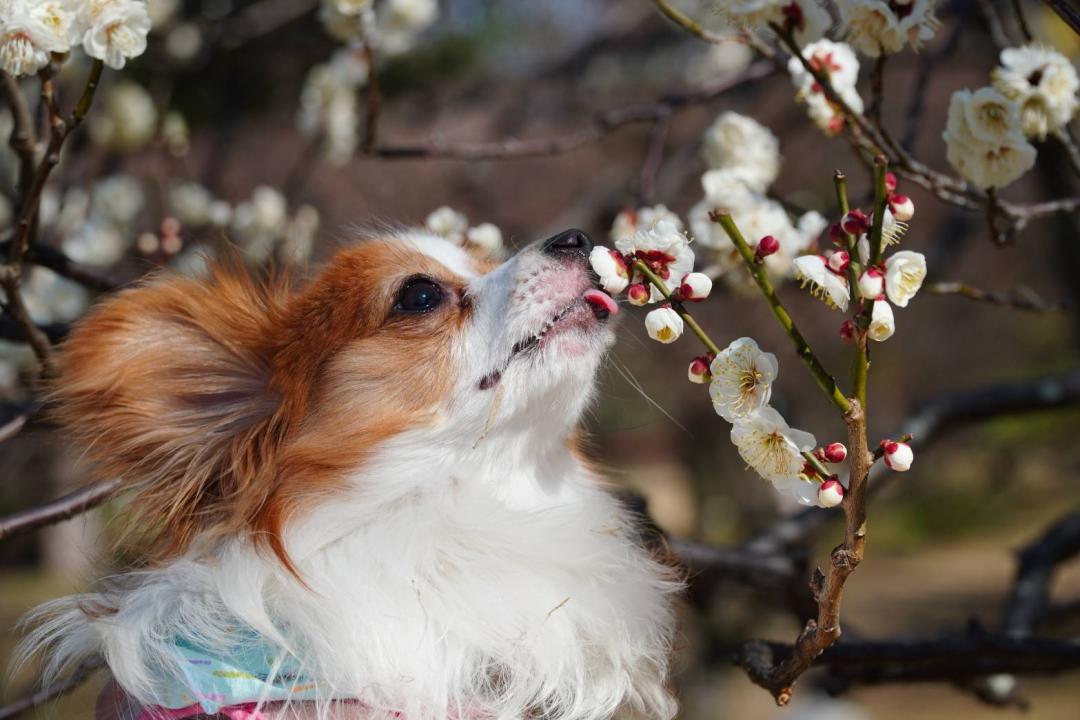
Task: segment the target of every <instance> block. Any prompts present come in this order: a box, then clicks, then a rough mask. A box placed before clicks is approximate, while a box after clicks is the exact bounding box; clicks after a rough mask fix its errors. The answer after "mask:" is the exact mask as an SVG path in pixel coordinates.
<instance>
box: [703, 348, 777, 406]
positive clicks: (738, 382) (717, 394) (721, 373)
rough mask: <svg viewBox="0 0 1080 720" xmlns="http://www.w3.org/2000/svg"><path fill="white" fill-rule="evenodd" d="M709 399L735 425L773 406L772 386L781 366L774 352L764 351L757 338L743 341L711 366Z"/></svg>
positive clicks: (727, 350) (726, 350)
mask: <svg viewBox="0 0 1080 720" xmlns="http://www.w3.org/2000/svg"><path fill="white" fill-rule="evenodd" d="M709 372H710V373H712V381H711V382H710V383H709V397H711V398H712V402H713V408H714V409H715V410H716V413H717V414H718V415H719V416H720V417H722V418H724V419H725V420H727V421H728V422H735V421H736V420H738V419H740V418H745V417H748V416H749V415H751V414H752V413H754V412H757V411H758V410H759V409H761V408H763V407H766V406H767V405H768V404H769V398H770V397H771V396H772V384H773V381H774V380H776V376H777V374H778V373H779V372H780V365H779V363H777V362H776V356H775V355H773V354H772V353H767V352H762V351H761V349H760V348H759V347H758V344H757V342H755V341H754V339H753V338H748V337H744V338H739V339H738V340H735V341H734V342H732V343H731V344H730V345H728V346H727V347H726V348H724V350H723V351H722V352H721V353H720V354H719V355H717V356H716V358H715V359H714V360H713V361H712V363H710V365H709Z"/></svg>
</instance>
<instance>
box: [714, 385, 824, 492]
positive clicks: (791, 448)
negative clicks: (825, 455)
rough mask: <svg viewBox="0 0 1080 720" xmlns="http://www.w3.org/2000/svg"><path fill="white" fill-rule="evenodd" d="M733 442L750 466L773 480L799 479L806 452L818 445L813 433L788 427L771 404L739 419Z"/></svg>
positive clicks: (733, 427) (736, 423) (732, 429)
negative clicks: (804, 452) (803, 454)
mask: <svg viewBox="0 0 1080 720" xmlns="http://www.w3.org/2000/svg"><path fill="white" fill-rule="evenodd" d="M731 442H733V443H734V444H735V447H736V448H738V450H739V455H740V456H741V457H742V459H743V461H745V462H746V464H747V465H749V466H750V467H752V468H753V469H754V471H755V472H757V474H758V475H760V476H761V477H763V478H765V479H766V480H769V481H771V482H773V483H783V482H787V481H791V480H798V478H799V474H800V473H802V471H803V467H804V466H805V465H806V461H805V460H804V459H803V456H802V453H803V451H804V450H806V451H808V450H813V449H814V446H815V445H817V441H816V440H815V439H814V436H813V435H811V434H810V433H808V432H803V431H802V430H795V429H793V428H791V427H789V426H788V424H787V421H785V420H784V418H783V417H782V416H781V415H780V413H778V412H776V410H774V409H772V408H771V407H769V406H765V407H762V408H760V409H759V410H758V411H757V412H755V413H753V414H751V415H749V416H747V417H745V418H742V419H740V420H738V421H736V422H735V424H734V425H732V427H731ZM800 482H801V481H800ZM807 484H809V483H807ZM777 489H780V487H779V486H778V488H777ZM813 490H814V491H815V492H816V490H817V488H816V487H814V488H813ZM789 493H790V491H789ZM790 494H793V493H790Z"/></svg>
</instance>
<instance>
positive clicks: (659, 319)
mask: <svg viewBox="0 0 1080 720" xmlns="http://www.w3.org/2000/svg"><path fill="white" fill-rule="evenodd" d="M645 331H646V332H647V333H649V337H651V338H652V339H653V340H656V341H657V342H662V343H664V344H665V345H668V344H670V343H673V342H675V341H676V340H678V339H679V336H681V335H682V333H683V319H682V318H681V317H679V313H677V312H675V311H674V310H672V309H671V308H669V307H661V308H656V309H655V310H650V311H649V314H648V315H646V316H645Z"/></svg>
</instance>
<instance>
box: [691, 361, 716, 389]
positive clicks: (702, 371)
mask: <svg viewBox="0 0 1080 720" xmlns="http://www.w3.org/2000/svg"><path fill="white" fill-rule="evenodd" d="M711 362H712V360H711V359H710V358H709V357H708V356H706V355H702V356H699V357H696V358H694V359H693V360H691V361H690V367H689V369H688V370H687V371H686V376H687V377H688V378H689V379H690V382H692V383H696V384H698V385H704V384H705V383H707V382H709V379H710V378H711V377H712V374H711V373H710V372H709V364H710V363H711Z"/></svg>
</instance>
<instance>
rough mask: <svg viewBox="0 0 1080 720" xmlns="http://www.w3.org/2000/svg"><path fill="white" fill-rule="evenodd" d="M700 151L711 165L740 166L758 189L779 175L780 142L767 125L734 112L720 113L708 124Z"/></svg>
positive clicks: (764, 187) (715, 166)
mask: <svg viewBox="0 0 1080 720" xmlns="http://www.w3.org/2000/svg"><path fill="white" fill-rule="evenodd" d="M702 153H703V154H704V156H705V162H707V163H708V164H709V167H711V168H725V167H736V168H740V169H741V170H742V172H743V177H744V178H745V180H746V182H747V184H748V186H749V187H750V188H751V189H753V190H756V191H758V192H763V191H764V190H765V189H766V188H767V187H769V186H770V185H772V183H773V181H774V180H776V177H777V175H779V174H780V141H779V140H777V138H776V136H775V135H773V133H772V131H771V130H769V128H767V127H765V126H764V125H762V124H760V123H759V122H757V121H756V120H754V119H753V118H749V117H747V116H745V115H740V114H738V113H735V112H731V111H728V112H725V113H723V114H722V115H720V117H718V118H716V120H715V121H714V122H713V124H712V125H710V126H709V129H708V130H706V131H705V143H704V146H703V148H702Z"/></svg>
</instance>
